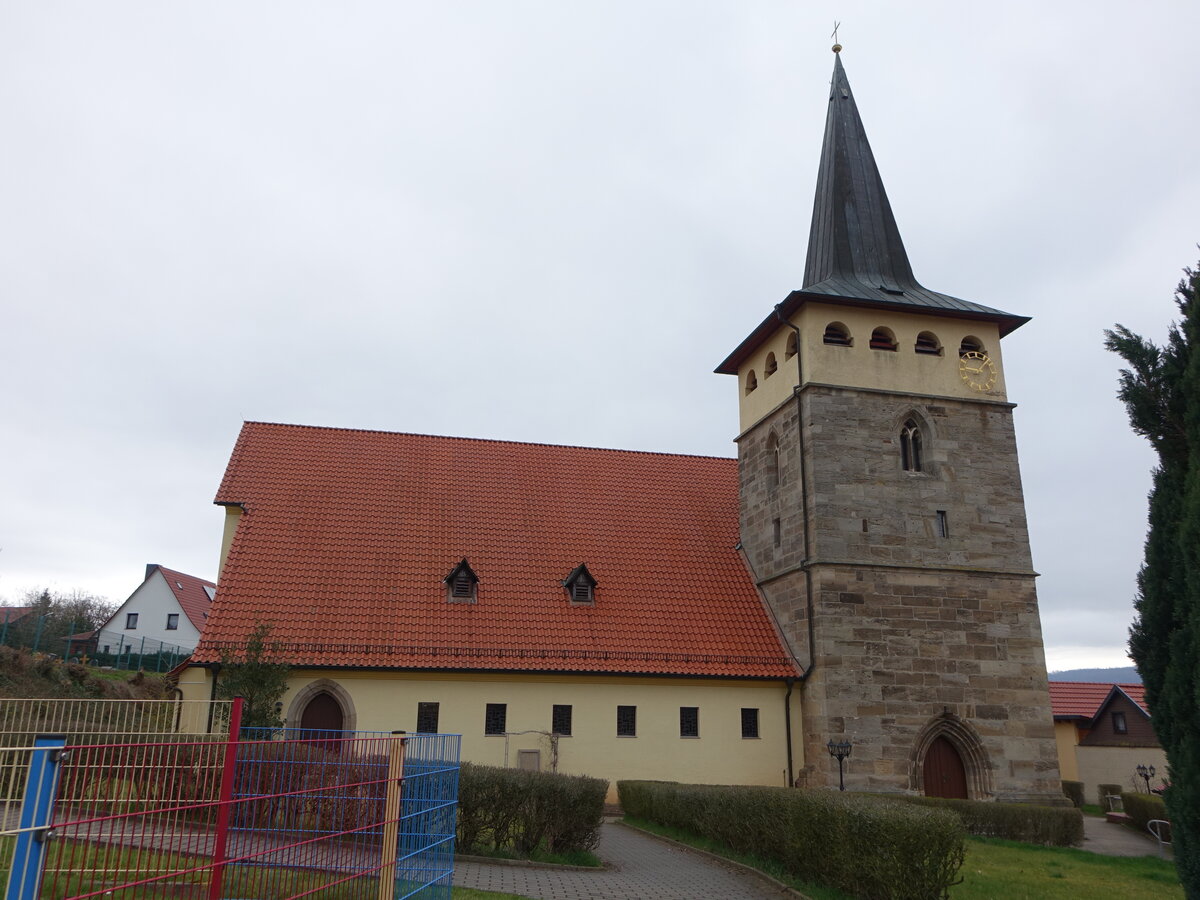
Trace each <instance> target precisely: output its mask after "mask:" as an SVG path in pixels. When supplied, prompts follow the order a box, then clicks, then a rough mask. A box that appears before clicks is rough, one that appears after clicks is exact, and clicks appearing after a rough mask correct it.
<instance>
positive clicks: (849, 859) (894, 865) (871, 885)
mask: <svg viewBox="0 0 1200 900" xmlns="http://www.w3.org/2000/svg"><path fill="white" fill-rule="evenodd" d="M617 791H618V792H619V794H620V799H621V807H622V808H623V809H624V810H625V813H626V814H627V815H629V816H633V817H635V818H639V819H646V820H648V821H651V822H656V823H659V824H661V825H669V826H673V827H675V828H680V829H684V830H686V831H690V832H692V833H694V834H698V835H700V836H703V837H707V838H710V839H711V840H714V841H717V842H719V843H721V844H724V845H725V846H727V847H729V848H730V849H732V850H736V851H738V852H741V853H749V854H753V855H755V856H759V857H764V858H767V859H771V860H774V861H776V862H778V863H779V864H780V865H782V866H783V867H784V868H785V869H786V870H787V871H788V872H790V873H791V874H792V875H793V876H794V877H796V878H798V879H800V880H802V881H811V882H815V883H817V884H823V885H827V886H829V887H834V888H837V889H838V890H841V891H845V892H846V893H848V894H851V895H853V896H855V897H859V898H863V900H931V898H945V897H947V896H948V892H949V889H950V886H951V885H953V884H956V883H957V874H958V870H959V869H960V868H961V867H962V862H963V854H964V846H963V827H962V823H961V822H960V821H959V820H958V818H957V817H956V816H954V815H952V814H951V813H949V812H948V811H946V810H938V809H921V808H918V807H915V806H911V805H908V804H903V803H895V802H893V801H891V800H889V799H885V798H880V797H874V796H866V795H862V794H842V793H836V792H833V791H810V790H798V789H790V788H773V787H747V786H724V785H699V784H676V783H674V782H661V781H619V782H617Z"/></svg>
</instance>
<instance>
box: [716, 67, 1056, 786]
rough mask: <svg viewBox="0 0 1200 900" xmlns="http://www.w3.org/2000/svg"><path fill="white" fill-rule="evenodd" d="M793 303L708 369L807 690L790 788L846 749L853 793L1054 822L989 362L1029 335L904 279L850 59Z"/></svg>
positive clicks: (1021, 550)
mask: <svg viewBox="0 0 1200 900" xmlns="http://www.w3.org/2000/svg"><path fill="white" fill-rule="evenodd" d="M836 50H840V48H839V47H835V51H836ZM946 202H949V201H946ZM803 284H804V286H803V288H802V289H801V290H798V291H793V292H792V293H791V294H789V295H788V296H787V298H786V299H784V301H783V302H782V303H780V304H778V305H777V306H776V307H775V310H774V311H773V312H772V313H771V314H770V315H768V316H767V317H766V318H765V319H764V320H763V321H762V323H761V324H760V325H759V326H758V327H757V328H755V330H754V331H753V332H752V333H751V334H750V335H749V337H747V338H746V339H745V340H744V341H742V343H741V344H740V345H739V346H738V347H737V349H736V350H734V351H733V353H731V354H730V355H729V357H728V358H727V359H726V360H725V361H724V362H723V363H721V365H720V366H719V367H718V368H717V371H718V372H721V373H726V374H735V375H736V376H737V379H738V386H739V390H738V394H739V398H740V403H741V421H740V434H739V436H738V439H737V442H738V457H739V467H740V477H741V541H742V548H743V551H744V553H745V557H746V560H747V563H748V565H749V567H750V570H751V571H752V573H753V575H754V578H755V580H756V581H757V583H758V586H759V589H760V590H761V592H762V594H763V595H764V596H765V597H766V599H767V601H768V603H769V605H770V607H771V609H772V610H773V612H774V614H775V617H776V619H777V621H778V623H779V626H780V628H781V630H782V631H783V633H784V635H785V637H786V639H787V640H788V642H789V644H790V646H791V649H792V652H793V653H794V654H795V656H796V658H797V659H798V660H799V661H800V662H801V664H802V665H803V667H804V671H805V677H804V680H803V683H802V684H801V685H800V686H799V689H800V691H799V692H800V697H801V704H802V710H803V723H804V763H805V765H804V767H803V769H802V771H801V773H800V775H799V777H798V779H797V781H798V783H801V784H807V785H810V786H822V785H825V786H829V785H836V784H837V780H838V775H837V763H836V761H835V760H833V759H831V758H830V755H829V753H828V752H827V750H826V742H827V741H828V740H830V739H833V740H844V739H849V740H850V741H851V742H852V747H853V749H852V755H851V757H850V760H849V762H848V768H847V785H848V786H849V787H851V788H852V789H855V790H870V791H906V792H915V793H926V794H931V795H937V796H964V797H971V798H977V799H993V798H994V799H997V800H1007V801H1034V800H1039V801H1042V802H1061V798H1062V792H1061V784H1060V782H1059V773H1058V760H1057V754H1056V749H1055V741H1054V725H1053V719H1052V716H1051V711H1050V699H1049V695H1048V692H1047V686H1046V663H1045V655H1044V651H1043V648H1042V634H1041V623H1040V619H1039V616H1038V605H1037V594H1036V591H1035V587H1034V579H1035V573H1034V571H1033V565H1032V560H1031V558H1030V552H1029V538H1028V532H1027V528H1026V521H1025V504H1024V499H1023V497H1022V493H1021V475H1020V471H1019V469H1018V464H1017V448H1016V442H1015V439H1014V434H1013V420H1012V409H1013V404H1011V403H1009V402H1008V396H1007V394H1006V391H1005V381H1004V366H1003V359H1002V356H1001V348H1000V341H1001V338H1003V337H1004V336H1005V335H1007V334H1008V333H1009V332H1011V331H1012V330H1013V329H1015V328H1017V327H1019V326H1020V325H1022V324H1024V323H1025V322H1026V321H1028V319H1026V318H1025V317H1022V316H1015V315H1012V314H1009V313H1006V312H1001V311H1000V310H997V309H991V308H989V307H986V306H981V305H979V304H977V303H971V302H969V301H966V300H960V299H958V298H956V297H951V296H948V295H946V294H940V293H937V292H936V291H931V290H928V289H927V288H925V287H922V286H921V285H920V284H919V283H918V282H917V281H916V279H915V278H914V277H913V273H912V269H911V267H910V265H909V262H908V256H907V254H906V253H905V250H904V244H903V243H902V241H901V239H900V233H899V231H898V229H897V227H896V222H895V219H894V218H893V216H892V210H891V206H890V205H889V204H888V199H887V195H886V193H885V192H884V188H883V182H882V181H881V179H880V177H879V172H878V170H877V169H876V166H875V160H874V157H873V156H872V153H871V148H870V146H869V145H868V143H867V138H866V134H865V133H864V131H863V126H862V121H861V120H860V118H859V115H858V110H857V108H856V106H855V103H854V96H853V95H852V94H851V92H850V84H849V82H848V81H847V79H846V73H845V71H844V70H843V68H842V64H841V59H840V57H835V62H834V70H833V82H832V89H831V92H830V97H829V112H828V118H827V120H826V125H825V138H824V146H823V148H822V151H821V164H820V172H819V175H818V178H817V192H816V201H815V203H814V207H813V217H812V230H811V232H810V234H809V244H808V259H807V263H806V266H805V272H804V283H803Z"/></svg>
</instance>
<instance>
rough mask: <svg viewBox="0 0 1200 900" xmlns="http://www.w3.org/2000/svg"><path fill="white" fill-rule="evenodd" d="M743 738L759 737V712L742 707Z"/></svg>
mask: <svg viewBox="0 0 1200 900" xmlns="http://www.w3.org/2000/svg"><path fill="white" fill-rule="evenodd" d="M742 737H743V738H756V737H758V710H757V709H747V708H746V707H742Z"/></svg>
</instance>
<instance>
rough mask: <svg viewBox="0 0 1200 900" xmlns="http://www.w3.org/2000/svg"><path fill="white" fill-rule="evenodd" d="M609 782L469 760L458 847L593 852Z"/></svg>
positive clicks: (462, 780)
mask: <svg viewBox="0 0 1200 900" xmlns="http://www.w3.org/2000/svg"><path fill="white" fill-rule="evenodd" d="M607 793H608V782H607V781H605V780H603V779H601V778H588V777H586V776H582V775H557V774H554V773H551V772H527V771H524V770H521V769H502V768H497V767H494V766H477V765H474V764H472V763H463V764H462V768H461V770H460V771H459V778H458V827H457V838H458V849H459V850H460V851H462V852H466V853H469V852H471V851H472V850H488V851H497V850H509V851H512V852H515V853H516V854H517V855H519V856H523V857H528V856H529V855H530V854H531V853H532V852H533V851H535V850H538V849H542V850H546V851H548V852H553V853H565V852H569V851H572V850H591V849H592V848H593V847H595V846H596V842H597V841H598V840H599V839H600V817H601V814H602V813H603V812H604V796H605V794H607Z"/></svg>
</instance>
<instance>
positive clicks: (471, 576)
mask: <svg viewBox="0 0 1200 900" xmlns="http://www.w3.org/2000/svg"><path fill="white" fill-rule="evenodd" d="M442 581H443V582H444V583H445V585H446V599H447V600H449V601H450V602H451V603H474V602H475V599H476V597H477V596H478V593H479V576H478V575H476V574H475V570H474V569H472V568H471V566H470V564H468V563H467V558H466V557H465V556H464V557H463V559H462V562H460V563H459V564H458V565H457V566H455V567H454V568H453V569H451V570H450V574H449V575H447V576H446V577H445V578H443V579H442Z"/></svg>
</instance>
